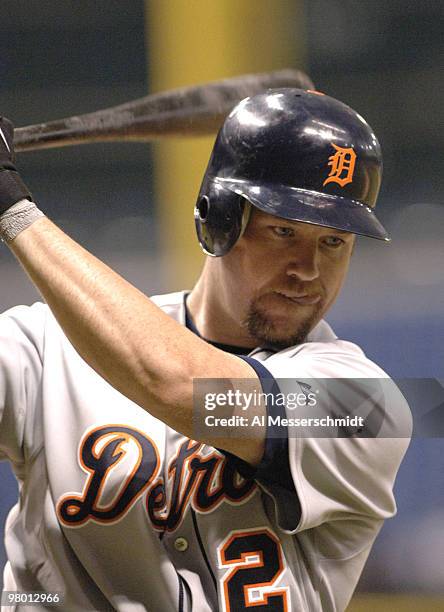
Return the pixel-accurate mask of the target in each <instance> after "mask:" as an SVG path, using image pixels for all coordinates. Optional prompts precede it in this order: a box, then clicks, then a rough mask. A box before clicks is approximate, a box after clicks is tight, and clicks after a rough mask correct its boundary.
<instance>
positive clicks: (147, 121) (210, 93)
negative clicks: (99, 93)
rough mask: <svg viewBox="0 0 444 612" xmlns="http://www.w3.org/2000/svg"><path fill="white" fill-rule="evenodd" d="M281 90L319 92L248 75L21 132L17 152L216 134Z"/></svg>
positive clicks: (307, 83) (272, 76)
mask: <svg viewBox="0 0 444 612" xmlns="http://www.w3.org/2000/svg"><path fill="white" fill-rule="evenodd" d="M277 87H299V88H301V89H314V85H313V83H312V82H311V80H310V78H309V77H308V76H307V75H306V74H304V73H303V72H301V71H299V70H292V69H287V70H280V71H277V72H270V73H264V74H247V75H242V76H238V77H234V78H231V79H225V80H223V81H215V82H212V83H205V84H202V85H195V86H192V87H185V88H182V89H175V90H171V91H165V92H161V93H156V94H152V95H149V96H146V97H144V98H139V99H138V100H133V101H131V102H127V103H126V104H121V105H119V106H113V107H111V108H105V109H103V110H99V111H96V112H94V113H87V114H85V115H78V116H73V117H67V118H65V119H57V120H55V121H50V122H48V123H39V124H36V125H29V126H26V127H20V128H16V129H15V130H14V148H15V151H16V152H17V151H30V150H33V149H48V148H53V147H66V146H68V145H76V144H83V143H89V142H102V141H107V140H132V141H150V140H155V139H158V138H166V137H178V136H179V137H185V136H201V135H204V134H211V133H213V132H215V131H217V129H218V128H219V127H220V125H221V124H222V123H223V120H224V118H225V117H226V115H227V114H228V113H229V112H230V110H231V109H232V108H233V107H234V106H235V104H237V102H239V101H240V100H242V99H243V98H246V97H247V96H251V95H255V94H257V93H260V92H261V91H265V90H266V89H272V88H277Z"/></svg>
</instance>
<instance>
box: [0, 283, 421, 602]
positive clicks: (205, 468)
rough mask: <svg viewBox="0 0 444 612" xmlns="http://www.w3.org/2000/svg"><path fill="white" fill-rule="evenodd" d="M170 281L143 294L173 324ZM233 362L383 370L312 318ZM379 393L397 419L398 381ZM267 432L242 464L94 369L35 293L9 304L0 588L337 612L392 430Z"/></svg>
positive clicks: (375, 500) (289, 372)
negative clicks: (293, 335)
mask: <svg viewBox="0 0 444 612" xmlns="http://www.w3.org/2000/svg"><path fill="white" fill-rule="evenodd" d="M184 295H185V294H184V293H183V292H180V293H174V294H170V295H165V296H158V297H155V298H153V299H154V301H155V302H156V303H157V304H158V305H159V306H160V307H161V308H162V309H163V310H164V311H165V312H166V313H167V314H169V315H170V316H171V317H173V318H174V319H176V320H177V321H178V322H180V323H182V324H185V322H186V315H185V304H184ZM246 359H247V360H248V361H249V363H251V364H252V365H253V367H255V369H256V371H257V372H258V375H259V376H260V377H262V376H264V372H265V373H267V375H268V376H272V377H274V378H294V377H296V376H297V377H301V378H311V377H317V378H334V377H341V378H348V377H349V378H351V379H353V378H356V379H358V378H387V376H386V374H384V372H382V370H380V369H379V368H378V367H377V366H376V365H375V364H374V363H372V362H371V361H370V360H368V359H367V358H366V357H365V355H364V354H363V352H362V351H361V350H360V349H359V348H358V347H357V346H356V345H354V344H352V343H349V342H345V341H341V340H338V339H337V337H336V336H335V335H334V333H333V332H332V330H331V329H330V327H329V326H328V324H327V323H326V322H324V321H321V322H320V323H319V324H318V325H317V326H316V328H315V329H314V330H313V331H312V332H311V334H310V335H309V337H308V338H307V341H306V342H305V343H303V344H300V345H298V346H294V347H291V348H290V349H286V350H284V351H281V352H272V351H271V350H264V349H257V350H255V351H253V352H251V353H250V355H249V356H248V357H246ZM381 401H385V403H386V406H385V409H386V410H387V402H388V403H389V407H388V408H389V410H391V411H392V412H393V413H395V414H396V418H399V419H404V420H405V419H408V416H406V415H408V414H409V413H408V407H407V406H406V403H405V400H404V398H403V396H402V395H401V394H400V393H399V392H398V391H397V389H396V387H394V388H393V389H392V391H391V396H390V398H389V401H388V398H387V397H385V398H383V399H382V400H381ZM269 442H270V441H269V440H267V444H266V452H265V455H264V459H263V461H262V463H261V464H260V465H259V466H258V468H257V469H252V468H251V467H249V466H247V465H246V464H243V462H241V461H240V460H238V459H237V458H236V457H233V456H231V455H229V454H223V453H221V452H219V451H218V450H216V449H215V448H211V447H208V446H206V445H204V444H201V443H199V442H196V441H193V440H190V439H187V438H185V437H184V436H182V435H181V434H179V433H177V432H175V431H173V430H172V429H170V428H169V427H167V426H166V425H164V424H163V423H162V422H160V421H158V420H157V419H155V418H153V417H152V416H151V415H150V414H148V413H147V412H145V411H144V410H142V409H141V408H140V407H138V406H137V405H135V404H134V403H132V402H131V401H129V400H128V399H126V398H125V397H124V396H122V395H121V394H120V393H118V392H117V391H116V390H115V389H113V388H112V387H111V386H110V385H109V384H108V383H107V382H105V381H104V380H103V379H102V378H101V377H100V376H98V375H97V374H96V373H95V372H94V371H93V370H92V369H91V368H90V367H89V366H88V365H87V364H86V363H85V362H84V361H83V360H82V359H81V358H80V356H79V355H78V354H77V353H76V351H75V350H74V348H73V347H72V345H71V344H70V342H69V341H68V340H67V338H66V337H65V336H64V334H63V332H62V331H61V329H60V327H59V326H58V324H57V322H56V321H55V319H54V317H53V316H52V314H51V312H50V310H49V309H48V308H47V306H46V305H44V304H41V303H37V304H34V305H33V306H31V307H27V306H17V307H15V308H12V309H10V310H9V311H7V312H5V313H4V314H3V315H1V317H0V456H1V458H7V459H9V461H10V462H11V464H12V467H13V469H14V472H15V474H16V476H17V479H18V482H19V487H20V497H19V501H18V503H17V505H16V506H14V508H13V509H12V510H11V512H10V514H9V517H8V520H7V525H6V535H5V544H6V550H7V555H8V563H7V565H6V568H5V571H4V588H5V589H6V590H12V591H48V592H54V591H58V592H63V593H64V598H65V599H64V604H63V609H64V610H68V611H71V610H72V611H82V612H84V611H85V610H118V611H119V612H130V611H131V612H136V611H142V610H149V611H156V612H158V611H162V612H163V611H165V612H169V611H183V612H189V611H191V610H193V612H210V611H215V610H223V611H228V610H231V611H232V612H233V611H236V612H239V611H241V610H244V609H247V607H248V608H250V606H253V608H254V609H255V610H258V611H259V610H264V611H266V610H267V611H268V610H270V611H271V610H273V611H274V610H287V611H290V610H293V611H301V610H307V611H310V612H312V611H316V610H323V611H329V610H343V609H344V608H345V607H346V605H347V604H348V602H349V599H350V597H351V595H352V593H353V590H354V588H355V586H356V583H357V581H358V578H359V576H360V574H361V571H362V568H363V566H364V563H365V561H366V559H367V556H368V554H369V551H370V548H371V546H372V544H373V541H374V539H375V537H376V536H377V534H378V532H379V530H380V528H381V526H382V523H383V521H384V519H386V518H388V517H390V516H393V514H394V513H395V509H396V506H395V501H394V497H393V493H392V488H393V483H394V479H395V475H396V472H397V470H398V467H399V464H400V462H401V459H402V457H403V455H404V453H405V451H406V448H407V444H408V440H407V439H406V438H402V437H399V438H391V439H390V438H378V439H370V438H362V437H345V438H340V439H337V438H308V437H299V438H297V437H288V440H285V444H284V445H282V444H281V445H280V447H279V445H274V444H273V443H269ZM278 447H279V448H278ZM282 449H283V452H284V455H285V456H284V457H282ZM279 454H280V457H279ZM279 461H280V462H281V463H278V462H279ZM282 462H283V463H282ZM279 466H281V467H279ZM282 466H283V467H282ZM15 609H17V610H25V609H26V608H25V607H24V606H18V607H17V608H15ZM32 609H33V610H35V609H36V608H35V607H34V608H32ZM37 609H38V608H37ZM41 609H43V608H41Z"/></svg>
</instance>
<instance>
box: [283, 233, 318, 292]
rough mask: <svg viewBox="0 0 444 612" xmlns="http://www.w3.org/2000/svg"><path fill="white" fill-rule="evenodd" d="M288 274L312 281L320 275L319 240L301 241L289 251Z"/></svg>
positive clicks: (301, 279)
mask: <svg viewBox="0 0 444 612" xmlns="http://www.w3.org/2000/svg"><path fill="white" fill-rule="evenodd" d="M286 273H287V276H292V277H294V278H297V279H298V280H300V281H305V282H308V281H312V280H315V279H316V278H318V276H319V249H318V245H317V242H314V241H313V242H311V241H310V242H308V241H305V242H303V243H302V242H301V243H300V244H298V245H295V246H294V247H293V248H292V249H291V250H290V251H289V259H288V263H287V270H286Z"/></svg>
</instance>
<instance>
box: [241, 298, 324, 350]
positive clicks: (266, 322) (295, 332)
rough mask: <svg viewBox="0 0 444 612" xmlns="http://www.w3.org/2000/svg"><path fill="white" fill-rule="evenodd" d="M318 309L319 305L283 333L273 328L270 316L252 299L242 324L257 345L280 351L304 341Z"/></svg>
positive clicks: (317, 314) (313, 324)
mask: <svg viewBox="0 0 444 612" xmlns="http://www.w3.org/2000/svg"><path fill="white" fill-rule="evenodd" d="M319 310H320V305H319V307H318V308H316V309H314V310H313V312H312V313H311V314H310V315H309V316H307V318H306V319H305V320H303V321H301V322H300V323H299V324H298V325H297V327H295V328H293V329H288V330H285V332H284V333H283V331H282V330H276V329H275V324H274V323H273V320H272V318H271V317H269V316H268V315H267V314H266V313H264V312H263V311H262V310H261V309H260V308H259V306H258V304H257V303H256V301H253V302H252V303H251V304H250V308H249V310H248V314H247V316H246V317H245V319H244V321H243V325H244V327H245V328H246V329H247V330H248V333H249V334H250V336H251V337H252V338H255V339H256V340H257V341H258V345H260V346H267V347H270V348H272V349H275V350H278V351H282V350H283V349H286V348H288V347H290V346H294V345H296V344H302V343H303V342H305V340H306V338H307V336H308V334H309V333H310V331H311V330H312V329H313V327H314V326H315V325H316V323H317V321H318V319H319Z"/></svg>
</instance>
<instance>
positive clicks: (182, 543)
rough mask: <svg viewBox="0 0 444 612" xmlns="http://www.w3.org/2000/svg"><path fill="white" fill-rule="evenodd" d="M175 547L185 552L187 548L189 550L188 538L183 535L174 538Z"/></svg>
mask: <svg viewBox="0 0 444 612" xmlns="http://www.w3.org/2000/svg"><path fill="white" fill-rule="evenodd" d="M174 548H175V549H176V550H177V551H178V552H185V551H186V550H188V540H186V539H185V538H182V537H180V538H176V539H175V540H174Z"/></svg>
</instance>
